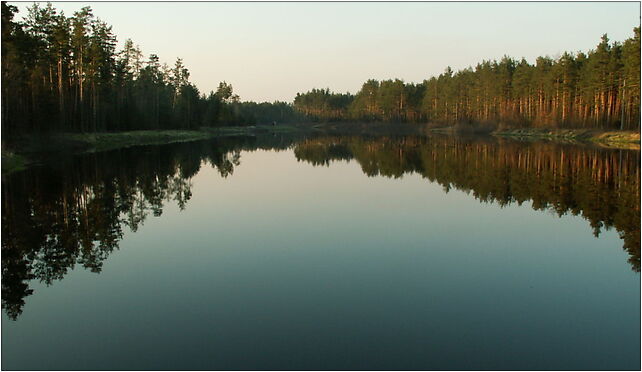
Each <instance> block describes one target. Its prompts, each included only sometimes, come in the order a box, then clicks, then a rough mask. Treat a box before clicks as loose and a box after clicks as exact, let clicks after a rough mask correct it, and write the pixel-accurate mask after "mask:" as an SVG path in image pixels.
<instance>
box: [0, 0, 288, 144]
mask: <svg viewBox="0 0 642 372" xmlns="http://www.w3.org/2000/svg"><path fill="white" fill-rule="evenodd" d="M17 11H18V10H17V8H16V7H15V6H12V5H8V4H7V3H5V2H2V131H3V133H5V135H8V136H11V135H14V134H19V133H33V132H56V131H67V132H98V131H123V130H132V129H169V128H172V129H193V128H198V127H201V126H218V125H243V124H255V123H257V122H258V121H261V120H262V121H277V120H278V121H292V120H294V118H297V117H298V116H297V115H296V113H295V112H294V110H293V108H292V106H291V105H289V104H286V103H282V102H276V103H263V104H256V103H253V102H240V100H239V97H238V95H236V94H234V92H233V88H232V85H231V84H228V83H226V82H221V83H220V84H219V86H218V89H217V90H216V92H210V93H209V94H202V93H200V92H199V90H198V89H197V87H196V86H195V85H194V84H193V83H191V82H190V81H189V77H190V73H189V70H188V68H187V67H186V66H185V65H184V63H183V61H182V60H181V59H180V58H179V59H177V60H176V62H175V64H174V65H173V66H168V65H167V64H161V63H160V61H159V57H158V56H157V55H156V54H151V55H149V56H148V57H144V56H143V53H142V52H141V49H140V47H139V46H138V45H135V44H134V42H133V41H132V40H131V39H128V40H126V41H125V43H124V46H123V49H122V50H120V51H116V44H117V39H116V36H115V35H114V34H113V32H112V28H111V26H109V25H108V24H107V23H105V22H104V21H102V20H101V19H100V18H98V17H96V16H94V14H93V12H92V10H91V8H90V7H84V8H82V9H81V10H79V11H77V12H75V13H74V14H73V16H71V17H67V16H65V14H64V13H63V12H58V11H57V10H56V9H55V8H54V7H53V6H52V5H51V4H50V3H48V4H47V5H45V6H41V5H40V4H38V3H36V4H34V5H33V6H32V7H30V8H29V9H28V14H27V15H26V17H25V18H24V21H23V22H18V21H17V20H15V16H16V13H17Z"/></svg>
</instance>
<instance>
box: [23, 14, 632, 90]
mask: <svg viewBox="0 0 642 372" xmlns="http://www.w3.org/2000/svg"><path fill="white" fill-rule="evenodd" d="M12 4H14V5H18V8H19V9H20V13H19V15H21V14H24V13H26V11H25V9H26V7H27V6H28V5H30V4H31V3H27V2H25V3H16V2H12ZM53 5H54V7H56V8H57V9H60V10H64V12H65V14H66V15H68V16H69V15H71V14H73V12H74V11H76V10H79V9H80V8H81V7H83V6H85V5H90V6H91V7H92V8H93V9H94V14H95V15H96V16H98V17H100V18H101V19H103V20H104V21H106V22H107V23H108V24H110V25H112V26H113V31H114V33H115V34H116V36H117V37H118V40H119V43H120V45H122V42H123V41H124V40H126V39H127V38H131V39H132V40H133V41H134V43H136V44H139V45H140V47H141V49H142V51H143V54H144V55H145V56H146V57H147V56H149V54H151V53H155V54H158V55H159V57H160V59H161V62H167V63H168V64H170V65H173V63H174V61H175V60H176V57H181V58H183V61H184V63H185V64H186V66H187V67H188V68H189V70H190V72H191V77H190V80H191V81H192V82H193V83H195V84H196V85H197V87H198V88H199V90H200V91H201V92H203V93H207V92H209V91H210V90H215V89H216V87H217V86H218V83H219V82H220V81H223V80H225V81H227V82H229V83H231V84H232V86H233V87H234V91H235V93H237V94H239V95H240V96H241V99H242V100H255V101H274V100H283V101H288V102H289V101H292V99H293V98H294V96H295V95H296V93H297V92H304V91H307V90H310V89H312V88H315V87H316V88H326V87H328V88H330V89H332V90H334V91H339V92H346V91H350V92H352V93H355V92H356V91H357V90H359V88H360V87H361V84H362V83H363V82H365V81H366V80H367V79H371V78H374V79H379V80H382V79H390V78H400V79H403V80H404V81H406V82H421V81H422V80H424V79H427V78H429V77H431V76H434V75H438V74H440V73H441V72H443V71H444V69H445V68H446V67H447V66H451V67H452V68H453V69H454V70H458V69H461V68H465V67H468V66H471V65H473V66H474V65H475V64H477V63H478V62H481V61H482V60H483V59H500V58H501V57H502V56H503V55H505V54H507V55H509V56H512V57H515V58H521V57H525V58H526V59H527V60H529V62H533V61H534V59H535V58H536V57H537V56H540V55H549V56H552V57H556V56H559V55H560V54H561V53H563V52H564V51H580V50H581V51H588V50H589V49H592V48H594V47H595V46H596V45H597V44H598V42H599V39H600V37H601V35H602V34H604V33H607V34H608V35H609V38H610V39H611V40H618V41H623V40H625V39H626V38H629V37H631V36H632V35H633V31H632V30H633V27H637V26H639V25H640V3H639V2H599V3H598V2H565V3H561V2H559V3H550V2H548V3H544V2H535V3H487V2H477V3H470V2H467V3H444V2H441V3H394V2H387V3H357V2H352V3H337V2H333V3H301V2H297V3H273V2H270V3H230V2H228V3H204V2H189V3H188V2H184V3H181V2H162V3H152V2H147V3H144V2H137V3H134V2H64V3H61V2H53Z"/></svg>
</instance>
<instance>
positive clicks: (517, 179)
mask: <svg viewBox="0 0 642 372" xmlns="http://www.w3.org/2000/svg"><path fill="white" fill-rule="evenodd" d="M293 146H294V152H295V155H296V157H297V159H300V160H304V161H307V162H310V163H312V164H315V165H321V164H324V165H327V164H329V163H330V161H332V160H337V159H345V160H348V159H352V158H354V159H356V160H357V161H358V162H359V164H360V165H361V167H362V169H363V171H364V172H365V173H366V174H368V175H370V176H376V175H383V176H387V177H401V176H402V175H403V174H404V173H409V172H416V173H419V174H421V175H423V176H424V177H426V178H428V179H429V180H431V181H437V182H438V183H440V184H441V185H443V186H444V188H445V189H446V190H448V189H449V188H451V187H456V188H458V189H461V190H464V191H467V192H470V191H472V192H473V195H474V196H475V197H476V198H478V199H480V200H483V201H486V202H496V203H499V204H500V205H505V204H508V203H512V202H517V203H522V202H524V201H526V200H532V204H533V207H534V208H536V209H552V210H555V211H556V212H557V213H558V214H560V215H561V214H564V213H567V212H571V213H573V214H581V215H582V216H584V217H585V218H586V219H587V220H589V221H590V223H591V225H592V226H593V228H594V231H595V234H596V235H597V234H599V232H600V230H601V229H602V228H607V229H608V228H610V227H615V228H616V229H617V231H618V232H619V233H620V235H621V237H622V238H623V240H624V248H625V249H626V250H627V252H628V253H629V255H630V256H631V257H630V259H629V262H630V263H631V264H632V265H633V268H634V270H636V271H639V268H640V242H639V231H640V224H639V216H640V203H639V198H640V181H639V176H640V163H639V159H638V156H639V155H638V154H639V153H638V152H634V151H620V150H602V149H593V148H586V147H579V146H568V145H565V146H561V145H554V144H542V143H533V144H524V143H515V142H510V141H496V140H490V139H487V140H467V139H462V138H452V137H447V138H446V137H445V138H442V137H430V138H426V137H413V136H407V137H373V138H364V137H356V136H355V137H345V136H344V137H318V138H306V139H296V138H292V137H289V136H287V135H279V136H276V135H275V136H271V135H270V136H265V137H259V138H254V137H239V138H226V139H218V140H213V141H202V142H192V143H183V144H172V145H164V146H145V147H137V148H128V149H121V150H115V151H109V152H102V153H95V154H85V155H82V156H75V157H69V158H66V160H65V161H56V162H54V163H52V164H51V165H50V166H47V167H36V168H31V169H28V170H26V171H24V172H19V173H16V174H13V175H11V176H9V177H5V178H3V180H2V187H3V191H2V306H3V308H4V309H5V311H6V312H7V314H8V316H9V317H10V318H13V319H15V318H16V317H17V316H18V315H19V314H20V313H21V312H22V307H23V305H24V298H25V297H26V296H28V295H29V294H31V293H32V289H30V288H29V283H28V282H29V281H30V280H34V279H35V280H39V281H42V282H45V283H47V284H50V283H52V282H54V281H55V280H59V279H62V278H63V277H64V276H65V274H66V273H67V271H68V270H71V269H73V267H74V266H75V265H81V266H83V267H85V268H88V269H90V270H92V271H95V272H100V270H101V267H102V262H103V261H104V260H105V259H106V258H107V257H108V256H109V254H110V253H111V252H112V251H113V250H114V249H117V248H118V244H119V241H120V239H122V236H123V230H122V229H123V225H125V226H127V227H129V228H130V229H131V230H132V231H136V230H137V229H138V227H139V226H141V225H142V224H143V223H144V221H145V219H146V217H147V216H148V215H149V213H150V212H151V213H152V214H153V215H154V216H160V215H161V214H162V212H163V204H164V203H165V202H168V201H174V202H176V203H177V204H178V206H179V207H180V208H181V209H183V208H185V206H186V204H187V202H188V201H189V199H190V197H191V182H190V179H191V177H193V176H194V175H195V174H196V173H198V171H199V170H200V167H201V165H202V164H203V162H205V163H206V164H207V163H209V164H211V165H212V166H213V167H215V168H216V169H217V170H218V171H219V172H220V174H221V176H223V177H227V176H228V175H230V174H232V172H233V170H234V166H237V165H239V164H240V157H239V154H240V151H242V150H247V151H252V150H256V149H271V150H282V149H287V148H291V147H293Z"/></svg>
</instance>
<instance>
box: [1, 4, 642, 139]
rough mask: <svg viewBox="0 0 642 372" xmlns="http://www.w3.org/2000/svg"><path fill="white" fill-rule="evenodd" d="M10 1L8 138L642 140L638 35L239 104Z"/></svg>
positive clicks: (64, 19)
mask: <svg viewBox="0 0 642 372" xmlns="http://www.w3.org/2000/svg"><path fill="white" fill-rule="evenodd" d="M17 11H18V9H17V8H16V7H15V6H12V5H8V4H7V3H5V2H2V118H3V119H2V130H3V132H4V133H5V137H4V138H6V136H13V135H15V134H21V133H36V132H40V133H43V132H61V131H64V132H101V131H124V130H133V129H195V128H199V127H212V126H221V125H248V124H261V123H272V122H279V123H287V122H309V121H333V122H340V121H360V122H373V121H377V122H409V123H433V124H440V125H442V124H443V125H453V124H460V123H465V124H474V125H477V126H480V127H483V126H485V127H496V126H498V125H499V126H502V127H563V128H597V129H638V128H639V126H640V28H639V27H638V28H635V29H634V30H633V32H634V35H633V37H632V38H629V39H627V40H626V41H624V42H623V43H620V42H610V41H609V39H608V37H607V36H606V35H604V36H603V37H602V40H601V41H600V43H599V44H598V45H597V47H596V48H595V49H594V50H591V51H589V52H588V53H582V52H579V53H564V54H563V55H562V56H560V57H559V58H555V59H554V58H550V57H539V58H537V60H536V61H535V64H530V63H529V62H527V61H526V60H525V59H523V58H522V59H521V60H516V59H513V58H510V57H507V56H505V57H504V58H502V59H501V60H500V61H483V62H482V63H479V64H478V65H477V66H475V67H474V68H472V67H469V68H466V69H463V70H460V71H457V72H454V71H452V69H451V68H450V67H448V68H447V69H446V71H445V72H444V73H442V74H440V75H439V76H437V77H431V78H430V79H428V80H424V81H423V82H421V83H405V82H403V81H402V80H399V79H394V80H384V81H377V80H368V81H366V82H365V83H364V84H363V86H362V87H361V89H360V90H359V91H358V92H357V93H356V94H350V93H334V92H331V91H330V90H329V89H312V90H311V91H309V92H306V93H298V94H297V95H296V97H295V98H294V101H293V103H286V102H274V103H267V102H264V103H255V102H241V101H240V98H239V96H238V95H236V94H234V92H233V88H232V85H231V84H228V83H227V82H221V83H220V84H219V86H218V89H217V90H216V91H215V92H214V91H212V92H209V93H208V94H203V93H201V92H200V91H199V90H198V88H197V87H196V86H195V85H194V84H193V83H192V82H190V80H189V77H190V72H189V70H188V68H187V67H186V66H185V64H184V63H183V61H182V60H181V59H180V58H178V59H177V60H176V62H175V63H174V65H173V66H168V65H167V64H161V63H160V59H159V57H158V56H157V55H156V54H150V55H149V56H148V57H144V56H143V53H142V51H141V49H140V47H139V46H138V45H136V44H134V42H133V41H132V40H131V39H127V40H126V41H125V42H124V45H123V48H122V50H119V51H117V50H116V46H117V38H116V35H114V34H113V32H112V28H111V26H109V25H108V24H107V23H106V22H104V21H102V20H101V19H100V18H98V17H96V16H95V15H94V14H93V12H92V10H91V8H90V7H84V8H82V9H80V10H79V11H77V12H74V14H73V15H72V16H70V17H68V16H66V15H65V14H64V13H63V12H59V11H57V10H56V9H55V8H54V7H53V6H52V5H51V4H50V3H47V4H46V5H40V4H38V3H36V4H34V5H33V6H32V7H30V8H28V11H27V14H26V15H25V17H24V19H23V21H18V20H17V19H16V14H17Z"/></svg>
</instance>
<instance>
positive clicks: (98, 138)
mask: <svg viewBox="0 0 642 372" xmlns="http://www.w3.org/2000/svg"><path fill="white" fill-rule="evenodd" d="M209 137H212V133H210V132H207V131H203V130H201V131H197V130H192V131H189V130H156V131H142V130H141V131H130V132H117V133H62V134H57V135H55V137H54V139H55V140H56V141H58V142H61V143H65V142H67V143H69V142H75V143H80V144H84V145H88V146H90V148H91V150H93V151H105V150H111V149H116V148H124V147H130V146H138V145H159V144H166V143H174V142H189V141H196V140H202V139H206V138H209Z"/></svg>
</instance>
